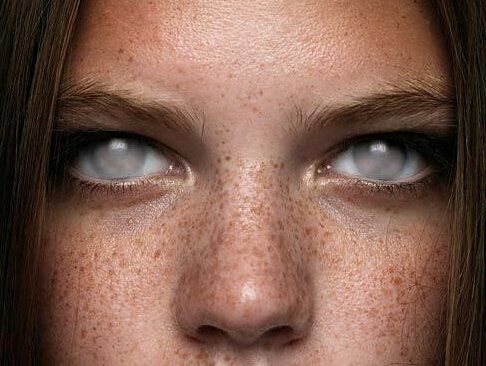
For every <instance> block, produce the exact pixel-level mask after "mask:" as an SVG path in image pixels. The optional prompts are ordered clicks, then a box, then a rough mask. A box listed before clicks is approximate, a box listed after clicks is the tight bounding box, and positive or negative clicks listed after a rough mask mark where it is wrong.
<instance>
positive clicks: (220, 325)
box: [179, 284, 310, 347]
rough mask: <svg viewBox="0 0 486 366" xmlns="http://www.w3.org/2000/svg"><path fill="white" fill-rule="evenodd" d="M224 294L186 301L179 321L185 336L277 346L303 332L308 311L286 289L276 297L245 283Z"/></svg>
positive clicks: (289, 341)
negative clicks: (239, 288) (239, 287)
mask: <svg viewBox="0 0 486 366" xmlns="http://www.w3.org/2000/svg"><path fill="white" fill-rule="evenodd" d="M226 295H227V296H226V298H225V299H221V298H220V299H217V298H211V299H202V298H199V299H198V300H195V299H194V298H193V301H190V302H187V303H186V306H187V307H186V308H185V309H184V310H182V312H180V315H182V316H181V317H180V319H179V322H180V325H181V328H182V329H184V331H185V332H186V334H187V335H188V336H190V337H191V338H193V339H196V340H198V341H200V342H203V343H218V342H227V343H232V344H234V345H238V346H251V345H255V344H259V345H265V346H274V347H275V346H276V347H279V346H285V345H288V344H290V343H293V342H295V341H297V340H299V339H301V338H303V337H304V336H305V335H306V332H307V330H308V328H309V324H310V312H309V311H308V309H306V307H307V306H306V305H305V304H303V303H301V302H299V299H297V298H293V297H292V296H291V293H290V292H289V293H288V294H287V296H285V294H279V296H277V297H276V296H272V294H269V293H262V292H261V291H259V290H258V289H255V288H253V287H252V286H250V285H248V284H246V285H244V286H242V288H241V290H240V291H238V294H235V293H233V294H228V293H227V294H226ZM273 295H277V294H273ZM282 295H283V296H282Z"/></svg>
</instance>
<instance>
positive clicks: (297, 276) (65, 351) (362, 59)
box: [40, 0, 449, 366]
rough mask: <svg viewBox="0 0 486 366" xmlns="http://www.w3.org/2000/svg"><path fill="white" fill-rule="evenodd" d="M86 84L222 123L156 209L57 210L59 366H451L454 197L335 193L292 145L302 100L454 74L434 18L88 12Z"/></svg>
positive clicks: (47, 267)
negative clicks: (444, 348) (291, 128)
mask: <svg viewBox="0 0 486 366" xmlns="http://www.w3.org/2000/svg"><path fill="white" fill-rule="evenodd" d="M397 45H400V46H399V47H398V46H397ZM68 74H69V76H70V77H72V78H74V79H82V78H85V77H90V78H92V79H95V80H100V81H102V82H104V83H105V84H108V85H111V86H112V87H113V88H114V89H122V90H130V91H133V92H134V93H135V94H137V95H141V96H142V97H147V98H152V99H155V100H156V99H157V96H158V95H164V96H167V95H169V96H171V97H172V98H174V99H176V100H179V101H182V102H183V103H185V104H187V105H193V106H197V107H199V108H202V109H203V110H204V117H205V120H206V123H205V129H204V145H205V149H204V154H202V157H201V156H198V157H196V156H192V155H191V149H190V147H186V150H185V151H188V154H187V156H183V158H185V159H186V160H187V161H188V165H189V166H190V169H192V170H193V174H194V177H195V178H194V179H193V180H192V181H191V182H189V183H187V182H186V183H181V185H180V187H175V188H169V189H164V190H160V192H158V191H157V189H155V188H146V189H148V190H152V191H153V192H151V194H150V197H151V198H150V199H149V200H141V199H140V200H137V199H136V198H135V199H133V198H130V204H124V203H125V202H126V201H127V200H128V199H127V197H124V196H123V195H121V196H108V197H91V198H89V199H86V197H83V196H80V195H78V194H76V193H75V192H74V190H73V188H66V189H59V190H56V191H55V192H56V193H55V194H54V195H52V196H50V197H49V202H50V206H49V216H48V224H49V225H48V230H47V232H46V235H45V255H44V258H43V261H42V266H41V276H40V286H41V290H42V291H41V312H40V314H41V319H40V355H41V359H42V361H43V363H44V364H46V365H282V366H283V365H391V364H426V365H434V364H439V361H438V358H437V357H438V356H437V355H438V354H440V352H441V348H440V347H441V339H442V334H441V330H442V327H443V325H444V324H443V317H442V315H443V311H444V295H445V286H446V283H445V275H446V263H447V230H446V228H447V227H448V222H447V217H446V214H445V212H446V204H447V196H448V193H449V192H447V191H446V190H445V189H443V188H441V187H439V186H438V185H433V186H431V187H429V188H427V189H426V192H423V193H422V195H421V196H420V197H415V196H413V195H410V196H409V197H408V198H405V199H403V198H401V199H398V198H397V197H394V196H393V195H389V196H387V197H385V198H384V197H380V198H378V197H376V199H373V198H372V197H371V196H366V197H363V196H360V195H353V194H352V193H351V192H350V191H349V190H347V189H346V187H337V188H336V189H327V188H325V187H324V188H322V187H319V186H318V185H317V184H315V183H314V182H309V181H308V180H305V179H304V175H305V174H304V173H303V172H304V171H305V169H307V168H308V167H304V166H302V161H303V159H302V157H301V156H299V152H298V151H295V149H293V146H295V145H294V144H293V141H291V140H289V137H288V135H286V134H285V126H286V124H288V115H289V113H290V112H291V108H292V106H294V105H301V106H303V107H306V106H312V105H315V104H316V103H319V102H326V103H333V102H340V101H343V100H345V99H346V98H347V97H349V95H360V93H363V92H364V91H366V90H379V88H380V83H381V82H383V81H397V79H398V80H400V79H403V78H405V77H406V76H407V75H408V76H413V77H415V78H428V77H434V78H442V79H446V78H447V62H446V56H445V49H444V46H443V43H442V40H441V39H440V37H439V32H438V30H437V29H436V28H435V26H434V25H433V22H432V15H431V10H430V9H427V8H426V7H425V6H423V5H422V4H421V3H419V2H413V1H397V2H395V1H346V2H343V1H327V0H326V1H312V0H309V1H245V2H243V1H217V0H213V1H209V0H208V1H203V0H201V1H175V0H174V1H137V2H132V1H124V0H116V1H114V0H103V1H86V2H84V4H83V7H82V12H81V19H80V23H79V27H78V29H77V32H76V37H75V39H74V41H73V48H72V50H71V54H70V58H69V62H68ZM343 123H345V121H344V122H343ZM343 128H345V127H343ZM326 139H328V141H326V144H329V145H332V144H333V143H334V144H337V143H339V142H340V141H339V136H336V135H335V133H329V135H328V136H327V137H326ZM162 142H163V143H165V141H162ZM313 158H314V159H315V160H319V159H320V158H321V156H318V155H316V156H314V157H313ZM304 168H305V169H304Z"/></svg>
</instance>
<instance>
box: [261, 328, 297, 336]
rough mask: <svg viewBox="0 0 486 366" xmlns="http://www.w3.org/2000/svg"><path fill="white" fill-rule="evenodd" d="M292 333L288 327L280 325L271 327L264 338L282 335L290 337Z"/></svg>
mask: <svg viewBox="0 0 486 366" xmlns="http://www.w3.org/2000/svg"><path fill="white" fill-rule="evenodd" d="M293 332H294V330H293V329H292V327H290V326H288V325H280V326H277V327H273V328H272V329H269V330H267V331H266V332H265V336H267V337H275V336H282V335H291V334H292V333H293Z"/></svg>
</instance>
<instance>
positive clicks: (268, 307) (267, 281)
mask: <svg viewBox="0 0 486 366" xmlns="http://www.w3.org/2000/svg"><path fill="white" fill-rule="evenodd" d="M221 181H222V182H224V183H221V184H218V186H216V187H214V189H213V193H212V194H214V197H218V199H214V200H213V205H212V210H211V211H212V212H211V213H207V214H208V215H209V216H210V217H211V218H210V219H209V220H208V221H210V225H209V226H211V227H210V228H209V227H208V229H209V231H210V233H211V234H210V235H208V236H207V238H206V239H205V240H206V242H204V243H197V245H200V248H201V251H202V252H200V255H199V256H198V259H196V261H195V262H193V263H192V265H191V268H188V269H187V273H186V276H185V280H184V286H186V290H187V289H188V288H194V289H197V291H196V292H192V295H191V296H190V298H186V299H185V300H184V301H185V309H183V310H182V312H181V314H179V315H181V318H182V319H183V321H182V323H183V326H184V328H185V329H186V330H187V331H189V332H190V333H191V334H192V335H194V334H196V333H197V332H198V329H206V328H207V327H211V328H214V329H218V330H220V331H222V332H223V333H224V334H226V336H227V337H228V338H230V339H231V340H232V341H236V342H239V343H252V342H255V341H256V340H258V339H259V338H260V337H262V336H263V335H264V334H266V333H268V332H269V331H271V330H272V329H273V330H274V329H285V330H286V333H287V334H288V335H289V336H290V337H297V336H298V335H299V334H302V332H303V331H304V329H305V328H306V325H307V324H308V321H309V318H310V296H309V290H308V288H307V286H306V283H307V280H306V278H305V274H304V272H303V271H302V270H301V269H302V266H301V258H300V257H299V255H298V251H297V250H296V247H297V246H296V245H295V244H296V243H293V241H294V240H295V237H294V236H293V235H292V233H291V227H292V225H291V224H290V223H289V222H288V221H289V219H288V218H289V217H290V216H291V215H290V214H289V212H288V210H289V207H288V206H289V205H288V192H287V191H286V185H285V183H284V182H283V179H282V177H279V176H278V175H277V174H276V173H274V172H272V169H271V168H270V167H269V166H263V165H257V166H255V165H250V166H247V167H244V168H242V169H240V171H239V173H238V174H228V176H227V177H226V178H225V179H223V180H221ZM181 293H187V294H189V293H191V292H188V291H181ZM184 319H185V321H184ZM201 327H202V328H201ZM273 330H272V331H273ZM289 330H290V332H289ZM277 333H278V332H277ZM199 336H201V335H200V334H199Z"/></svg>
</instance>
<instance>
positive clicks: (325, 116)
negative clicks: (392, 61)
mask: <svg viewBox="0 0 486 366" xmlns="http://www.w3.org/2000/svg"><path fill="white" fill-rule="evenodd" d="M347 99H348V100H347V101H346V102H343V103H341V104H333V105H329V104H321V105H318V106H316V107H314V108H313V109H311V110H304V109H302V108H300V107H298V106H296V107H295V108H294V109H293V111H292V112H291V115H290V116H289V124H288V125H289V127H288V132H289V133H290V134H291V135H302V134H304V133H313V132H315V131H317V130H321V129H326V128H327V129H329V128H332V127H339V126H341V125H344V127H345V128H356V127H363V128H364V129H366V127H369V126H366V125H376V124H383V125H386V127H387V129H390V130H393V129H397V130H398V129H405V130H412V129H417V128H419V129H421V130H428V129H430V130H433V131H434V133H441V132H443V133H444V134H448V133H450V132H451V130H453V129H454V128H455V126H456V120H455V115H454V110H455V107H456V102H455V97H454V92H453V88H451V87H450V86H449V85H447V84H445V83H444V82H442V81H439V80H431V81H425V80H408V81H404V82H401V83H388V84H383V85H381V86H380V88H379V90H378V91H375V92H370V93H368V94H365V95H362V96H350V97H349V98H347Z"/></svg>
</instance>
